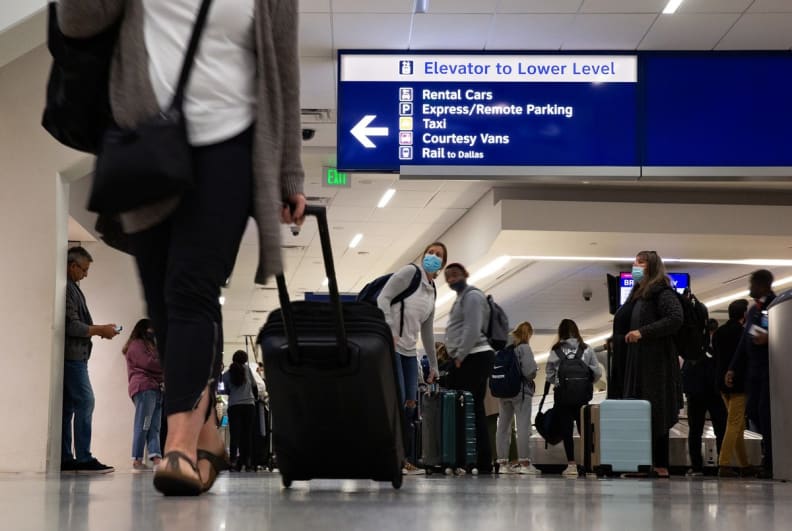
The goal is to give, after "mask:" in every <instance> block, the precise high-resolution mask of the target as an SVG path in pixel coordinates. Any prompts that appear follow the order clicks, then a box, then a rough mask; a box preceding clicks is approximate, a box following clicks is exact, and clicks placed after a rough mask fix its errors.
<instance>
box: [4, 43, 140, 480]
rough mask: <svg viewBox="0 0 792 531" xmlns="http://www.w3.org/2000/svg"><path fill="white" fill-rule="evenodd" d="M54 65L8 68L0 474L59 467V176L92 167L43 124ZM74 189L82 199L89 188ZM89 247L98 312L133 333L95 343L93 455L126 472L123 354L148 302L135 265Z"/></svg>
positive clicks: (26, 60)
mask: <svg viewBox="0 0 792 531" xmlns="http://www.w3.org/2000/svg"><path fill="white" fill-rule="evenodd" d="M48 68H49V56H48V54H47V51H46V49H45V48H43V47H40V48H37V49H36V50H34V51H32V52H30V53H28V54H26V55H24V56H22V57H20V58H19V59H17V60H15V61H13V62H11V63H9V64H8V65H6V66H4V67H2V68H0V182H2V183H3V193H2V194H0V242H2V245H3V250H4V252H3V257H2V259H1V260H0V276H1V277H2V278H3V280H4V286H3V296H2V297H0V335H1V336H2V337H3V347H2V353H0V374H3V375H4V376H5V379H4V380H5V381H4V382H3V385H2V386H0V400H2V403H3V405H4V406H5V407H4V425H6V426H8V427H9V430H10V431H9V432H8V433H7V434H6V436H5V437H2V438H0V472H43V471H45V470H46V469H47V468H48V467H49V469H50V470H53V471H54V470H56V469H57V467H58V466H59V461H60V422H61V396H62V378H63V326H64V316H63V312H64V294H65V282H66V279H65V278H66V277H65V273H66V249H67V219H68V213H69V194H70V191H69V186H68V185H67V184H65V183H64V179H62V178H61V177H60V176H59V172H62V171H64V170H67V169H70V168H73V167H75V166H78V167H79V166H85V163H84V159H85V157H83V156H82V155H80V154H79V153H76V152H74V151H71V150H68V149H66V148H60V147H58V146H57V145H56V144H55V143H54V141H53V140H51V139H50V138H49V136H48V135H47V133H46V132H45V131H44V130H43V129H42V128H41V126H40V125H39V123H40V119H41V111H42V108H43V102H44V89H45V84H46V77H47V72H48ZM81 161H83V163H82V164H80V162H81ZM73 188H74V190H73V192H77V193H81V190H82V189H84V183H82V182H81V183H77V185H76V186H74V187H73ZM83 204H84V203H83ZM86 246H87V247H88V248H89V251H90V252H91V253H92V254H93V255H94V258H95V260H96V263H95V264H94V266H93V267H92V269H91V274H90V276H89V278H87V279H86V280H85V281H84V283H83V284H84V285H83V288H84V290H85V292H86V296H87V298H88V301H89V305H90V308H91V312H92V313H93V315H94V316H95V319H96V320H97V321H103V320H105V321H118V322H119V323H121V324H123V325H124V328H125V331H124V334H122V335H121V336H119V337H118V338H117V339H116V340H115V341H112V342H108V341H103V340H100V339H95V340H94V342H95V349H94V357H93V359H92V361H91V362H90V365H89V370H90V373H91V379H92V382H93V385H94V391H95V394H96V399H97V400H96V402H97V403H96V412H95V414H94V423H93V447H92V449H93V451H94V453H95V454H96V455H97V456H98V457H99V458H100V459H101V460H103V461H105V462H108V463H110V464H113V465H116V466H118V467H124V466H128V461H127V460H128V459H129V456H130V445H131V424H132V405H131V402H130V400H129V397H128V396H127V392H126V374H125V367H124V362H123V358H122V356H121V354H120V348H121V346H122V339H125V338H126V334H127V333H128V332H129V330H131V327H132V326H133V325H134V323H135V322H136V320H137V319H138V318H139V317H140V316H141V315H142V311H143V310H142V308H143V304H142V302H141V297H140V290H139V288H138V285H137V280H136V276H135V274H134V269H133V264H132V261H131V259H130V258H129V257H127V256H125V255H122V254H120V253H116V252H115V251H112V250H110V249H108V248H107V247H106V246H104V245H103V244H100V243H89V244H87V245H86Z"/></svg>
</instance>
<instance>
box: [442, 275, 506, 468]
mask: <svg viewBox="0 0 792 531" xmlns="http://www.w3.org/2000/svg"><path fill="white" fill-rule="evenodd" d="M468 276H469V275H468V272H467V270H466V269H465V266H463V265H462V264H457V263H454V264H449V265H448V267H446V269H445V278H446V282H447V283H448V287H449V288H451V289H452V290H454V291H456V293H457V298H456V300H455V301H454V305H453V306H452V307H451V313H450V314H449V316H448V324H447V325H446V349H447V350H448V355H449V356H450V357H451V358H452V359H453V360H454V366H453V369H452V372H451V374H450V375H449V377H450V381H451V387H452V388H453V389H457V390H461V391H470V392H471V393H472V394H473V399H474V401H475V409H476V444H477V449H478V459H477V468H478V471H479V473H480V474H491V473H492V449H491V448H490V442H489V435H488V432H487V421H486V416H485V411H484V396H485V394H486V392H487V379H488V378H489V375H490V374H491V373H492V365H493V363H494V361H495V353H494V352H493V351H492V347H490V345H489V342H488V341H487V336H486V335H485V333H484V331H485V330H486V328H487V325H488V323H489V316H490V307H489V303H488V302H487V297H486V296H485V295H484V293H483V292H482V291H481V290H480V289H478V288H476V287H473V286H469V285H468V283H467V278H468Z"/></svg>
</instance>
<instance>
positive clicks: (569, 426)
mask: <svg viewBox="0 0 792 531" xmlns="http://www.w3.org/2000/svg"><path fill="white" fill-rule="evenodd" d="M581 407H583V406H580V405H573V406H568V405H561V404H555V405H553V414H554V415H558V426H559V427H561V429H562V433H563V434H564V452H566V458H567V461H574V460H575V439H574V437H575V433H574V432H573V431H572V430H573V429H574V427H575V426H577V431H578V435H580V408H581ZM578 464H582V463H578Z"/></svg>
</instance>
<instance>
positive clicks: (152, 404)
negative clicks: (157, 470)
mask: <svg viewBox="0 0 792 531" xmlns="http://www.w3.org/2000/svg"><path fill="white" fill-rule="evenodd" d="M122 352H123V354H124V356H125V357H126V365H127V377H128V379H129V397H130V398H131V399H132V402H134V404H135V423H134V428H133V432H132V433H133V435H132V468H133V469H134V470H146V468H147V467H146V464H145V463H144V462H143V451H144V449H145V447H146V446H148V458H149V459H150V460H151V462H152V464H153V465H154V466H157V465H159V463H160V460H161V459H162V450H161V449H160V422H161V417H162V366H161V365H160V359H159V352H158V351H157V340H156V336H155V335H154V329H153V328H152V326H151V321H150V320H148V319H141V320H139V321H138V322H137V324H136V325H135V328H133V329H132V333H131V334H129V339H128V340H127V342H126V345H124V348H123V350H122Z"/></svg>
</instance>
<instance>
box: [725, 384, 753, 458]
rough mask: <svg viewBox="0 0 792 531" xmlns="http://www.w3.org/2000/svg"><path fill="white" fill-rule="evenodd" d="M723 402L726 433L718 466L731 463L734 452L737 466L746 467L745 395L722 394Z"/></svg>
mask: <svg viewBox="0 0 792 531" xmlns="http://www.w3.org/2000/svg"><path fill="white" fill-rule="evenodd" d="M722 396H723V402H724V403H725V404H726V409H727V410H728V411H729V417H728V419H727V420H726V433H725V435H724V436H723V445H722V446H721V451H720V456H719V457H718V465H719V466H729V465H730V464H731V463H732V455H733V454H734V453H735V452H736V455H737V464H738V466H739V467H741V468H745V467H747V466H748V465H749V464H750V463H748V454H747V453H746V452H745V439H744V438H743V431H745V393H731V394H728V395H727V394H723V395H722Z"/></svg>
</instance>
